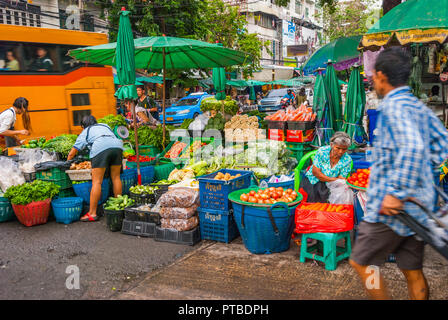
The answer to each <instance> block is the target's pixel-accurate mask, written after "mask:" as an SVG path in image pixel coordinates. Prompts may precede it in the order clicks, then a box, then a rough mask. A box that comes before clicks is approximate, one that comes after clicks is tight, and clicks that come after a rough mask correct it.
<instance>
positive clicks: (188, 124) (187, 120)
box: [179, 119, 194, 130]
mask: <svg viewBox="0 0 448 320" xmlns="http://www.w3.org/2000/svg"><path fill="white" fill-rule="evenodd" d="M193 121H194V119H185V120H184V122H182V124H181V126H180V127H179V128H180V129H185V130H188V127H189V126H190V124H191V123H192V122H193Z"/></svg>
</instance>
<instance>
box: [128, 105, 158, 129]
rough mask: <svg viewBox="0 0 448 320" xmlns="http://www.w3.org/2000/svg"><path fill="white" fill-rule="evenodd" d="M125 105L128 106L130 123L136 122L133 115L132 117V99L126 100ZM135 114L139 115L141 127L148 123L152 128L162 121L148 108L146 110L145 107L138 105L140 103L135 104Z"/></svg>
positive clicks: (138, 121) (138, 124)
mask: <svg viewBox="0 0 448 320" xmlns="http://www.w3.org/2000/svg"><path fill="white" fill-rule="evenodd" d="M124 105H125V107H126V120H127V122H128V123H129V124H131V126H132V124H133V123H134V122H133V117H132V101H131V100H126V101H125V102H124ZM135 114H136V116H137V119H136V120H137V127H140V126H142V125H147V126H149V127H151V128H154V129H155V128H156V127H157V126H158V125H159V124H160V122H159V121H158V120H157V119H155V118H154V117H153V116H152V115H151V113H150V112H148V110H146V109H145V108H144V107H141V106H139V105H138V103H137V104H136V105H135Z"/></svg>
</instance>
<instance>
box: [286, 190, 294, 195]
mask: <svg viewBox="0 0 448 320" xmlns="http://www.w3.org/2000/svg"><path fill="white" fill-rule="evenodd" d="M293 191H294V190H292V189H287V190H286V193H287V194H291V193H292V192H293Z"/></svg>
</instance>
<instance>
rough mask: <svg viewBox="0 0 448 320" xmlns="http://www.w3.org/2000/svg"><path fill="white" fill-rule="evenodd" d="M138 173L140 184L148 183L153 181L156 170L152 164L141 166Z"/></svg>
mask: <svg viewBox="0 0 448 320" xmlns="http://www.w3.org/2000/svg"><path fill="white" fill-rule="evenodd" d="M140 174H141V176H142V184H150V183H152V182H153V181H154V177H155V174H156V171H155V169H154V166H149V167H143V168H140Z"/></svg>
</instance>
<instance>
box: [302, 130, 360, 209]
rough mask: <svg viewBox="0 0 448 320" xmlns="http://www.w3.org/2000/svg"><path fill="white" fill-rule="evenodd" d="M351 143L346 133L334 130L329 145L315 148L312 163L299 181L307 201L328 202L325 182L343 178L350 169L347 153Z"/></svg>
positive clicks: (328, 194) (328, 191) (349, 159)
mask: <svg viewBox="0 0 448 320" xmlns="http://www.w3.org/2000/svg"><path fill="white" fill-rule="evenodd" d="M350 144H351V140H350V137H349V135H348V134H346V133H345V132H340V131H339V132H336V133H335V134H334V135H333V137H331V139H330V145H329V146H324V147H321V148H319V150H317V153H316V155H315V156H314V159H313V165H312V166H311V167H310V168H309V169H308V171H307V172H306V174H305V177H303V178H302V179H301V181H300V188H303V190H305V192H306V193H307V194H308V199H307V202H321V203H325V202H328V198H329V196H330V190H329V189H328V187H327V185H326V182H331V181H335V180H337V179H345V178H346V177H347V176H348V175H349V173H350V170H351V163H352V158H351V157H350V156H349V155H348V154H347V149H348V147H349V146H350Z"/></svg>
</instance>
